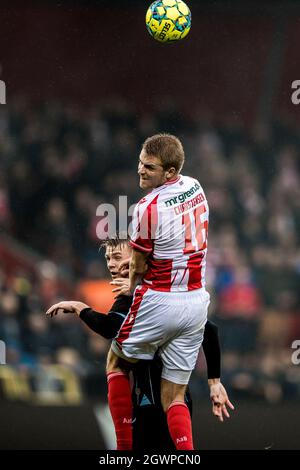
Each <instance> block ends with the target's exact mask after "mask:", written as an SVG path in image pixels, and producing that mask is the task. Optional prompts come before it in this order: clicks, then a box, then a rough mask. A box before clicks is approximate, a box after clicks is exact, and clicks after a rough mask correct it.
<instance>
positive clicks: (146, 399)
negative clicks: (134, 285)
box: [47, 237, 232, 451]
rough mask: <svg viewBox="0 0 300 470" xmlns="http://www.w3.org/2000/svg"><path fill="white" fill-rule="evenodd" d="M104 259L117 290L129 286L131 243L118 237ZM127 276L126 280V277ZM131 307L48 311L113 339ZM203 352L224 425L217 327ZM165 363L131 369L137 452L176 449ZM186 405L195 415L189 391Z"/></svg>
mask: <svg viewBox="0 0 300 470" xmlns="http://www.w3.org/2000/svg"><path fill="white" fill-rule="evenodd" d="M104 246H105V258H106V262H107V267H108V270H109V271H110V274H111V277H112V279H113V281H112V284H113V285H114V286H117V287H116V289H117V290H118V289H119V288H120V287H122V286H124V285H128V282H129V281H128V271H124V270H122V271H121V270H120V267H121V266H122V265H123V266H124V262H125V263H126V261H127V260H128V259H129V258H130V255H131V251H132V250H131V247H130V246H129V245H128V240H127V239H126V238H125V239H124V238H123V239H119V238H118V237H115V238H111V239H109V240H107V241H106V242H105V243H104ZM124 276H125V277H124ZM131 303H132V296H126V295H121V296H119V297H117V299H116V301H115V303H114V304H113V306H112V307H111V309H110V311H109V312H108V314H104V313H99V312H95V311H93V310H92V309H91V308H90V307H89V306H88V305H86V304H84V303H82V302H77V301H66V302H59V303H58V304H55V305H53V306H52V307H51V308H49V310H48V311H47V315H49V316H53V315H56V314H57V313H59V312H64V313H76V314H77V315H78V316H79V318H80V319H81V320H82V321H83V322H84V323H85V324H86V325H87V326H89V328H91V329H92V330H93V331H94V332H96V333H98V334H100V335H101V336H103V337H104V338H107V339H111V338H114V337H115V336H116V335H117V333H118V331H119V329H120V327H121V325H122V323H123V321H124V319H125V317H126V315H127V313H128V311H129V309H130V306H131ZM203 350H204V353H205V357H206V362H207V374H208V384H209V386H210V395H211V399H212V412H213V414H214V415H215V416H217V417H218V418H219V420H220V421H223V416H226V417H229V414H228V411H227V409H226V406H229V407H230V408H232V404H231V403H230V401H229V399H228V396H227V393H226V390H225V388H224V387H223V385H222V384H221V382H220V347H219V340H218V330H217V326H216V325H214V324H213V323H211V322H210V321H208V322H207V323H206V327H205V333H204V340H203ZM161 370H162V362H161V359H160V357H159V356H158V355H155V356H154V359H153V360H152V361H139V362H138V363H136V364H135V365H133V366H132V373H133V378H134V385H133V390H132V398H133V405H134V416H133V448H134V449H135V450H160V451H163V450H174V449H175V446H174V444H173V441H172V439H171V437H170V434H169V430H168V426H167V421H166V415H165V413H164V411H163V409H162V406H161V400H160V382H161ZM185 401H186V404H187V406H188V407H189V410H190V412H191V411H192V401H191V398H190V395H189V391H188V390H187V393H186V395H185Z"/></svg>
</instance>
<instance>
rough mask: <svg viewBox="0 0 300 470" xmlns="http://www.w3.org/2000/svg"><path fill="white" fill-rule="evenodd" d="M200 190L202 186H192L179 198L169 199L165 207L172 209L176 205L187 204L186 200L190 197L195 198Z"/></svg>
mask: <svg viewBox="0 0 300 470" xmlns="http://www.w3.org/2000/svg"><path fill="white" fill-rule="evenodd" d="M199 189H200V184H198V183H195V184H194V186H192V187H191V188H190V189H189V190H188V191H185V192H184V193H181V194H178V196H174V197H172V198H171V199H168V200H167V201H165V205H166V206H167V207H171V206H173V205H174V204H180V203H181V204H182V203H183V202H185V200H186V199H188V198H189V197H191V196H193V194H195V193H196V192H197V191H199Z"/></svg>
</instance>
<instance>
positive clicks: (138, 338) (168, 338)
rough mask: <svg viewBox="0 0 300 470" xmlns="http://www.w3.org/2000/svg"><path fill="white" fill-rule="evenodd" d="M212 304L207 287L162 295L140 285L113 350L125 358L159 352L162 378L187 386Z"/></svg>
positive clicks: (147, 356)
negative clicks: (209, 307)
mask: <svg viewBox="0 0 300 470" xmlns="http://www.w3.org/2000/svg"><path fill="white" fill-rule="evenodd" d="M209 302H210V296H209V293H208V292H207V291H206V290H205V289H204V288H202V289H196V290H193V291H189V292H160V291H154V290H152V289H150V288H149V287H148V286H138V287H137V288H136V290H135V293H134V298H133V302H132V305H131V308H130V311H129V313H128V315H127V317H126V319H125V320H124V322H123V324H122V327H121V329H120V331H119V334H118V336H117V337H116V338H115V339H114V340H113V342H112V349H113V351H114V352H115V353H116V354H117V355H118V356H119V357H123V358H125V359H126V358H128V359H152V358H153V356H154V354H155V352H156V351H157V350H158V349H159V354H160V356H161V359H162V362H163V371H162V378H165V379H167V380H170V381H171V382H174V383H179V384H186V383H188V381H189V378H190V375H191V372H192V370H193V369H194V367H195V364H196V360H197V356H198V352H199V349H200V346H201V344H202V340H203V333H204V327H205V323H206V320H207V309H208V306H209Z"/></svg>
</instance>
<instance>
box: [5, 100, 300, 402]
mask: <svg viewBox="0 0 300 470" xmlns="http://www.w3.org/2000/svg"><path fill="white" fill-rule="evenodd" d="M160 131H164V132H171V133H173V134H175V135H178V136H179V137H180V138H181V139H182V140H183V142H184V146H185V151H186V163H185V167H184V172H183V173H184V174H190V175H192V176H195V177H196V178H197V179H199V180H200V182H201V184H202V185H203V187H204V190H205V192H206V195H207V198H208V202H209V205H210V227H209V250H208V251H209V253H208V265H207V287H208V290H209V291H210V293H211V299H212V302H211V306H210V316H211V318H212V319H213V320H214V321H215V322H216V323H217V324H218V325H219V328H220V335H221V343H222V349H223V361H222V375H223V379H222V381H223V382H224V383H225V384H226V386H228V389H229V390H230V391H231V394H232V397H239V396H247V397H249V396H252V397H256V398H259V397H264V398H266V399H267V400H268V401H269V402H271V403H276V402H279V401H280V400H283V399H285V398H289V399H290V398H296V397H298V398H299V397H300V380H299V379H300V366H296V365H294V364H293V363H292V360H291V356H292V353H293V350H292V348H291V345H292V342H293V341H294V340H295V339H300V297H299V292H300V291H299V288H298V286H299V281H300V249H299V238H298V236H299V235H298V234H299V233H300V171H299V161H300V158H299V156H300V133H299V129H298V130H297V129H295V128H294V127H293V126H292V124H291V123H288V122H287V121H283V120H281V121H280V122H276V121H274V122H272V123H267V122H263V121H261V122H258V123H257V124H256V125H255V126H254V127H253V129H251V130H250V129H246V128H244V126H243V125H242V123H241V122H240V119H239V116H234V115H233V116H230V117H228V116H225V117H223V118H222V117H219V118H218V119H217V118H216V117H214V116H212V115H211V114H210V113H208V112H203V111H201V110H193V114H191V113H190V112H189V113H188V112H186V113H185V112H183V111H179V110H178V109H176V107H175V106H174V104H173V103H171V102H168V101H167V100H166V103H165V104H164V105H163V104H160V106H157V108H156V109H155V110H153V111H151V112H150V111H147V112H143V113H142V115H141V114H140V113H137V110H136V109H134V108H133V107H132V105H131V104H130V103H129V102H128V101H126V100H121V99H110V100H107V101H106V102H105V103H100V104H97V105H95V106H93V107H90V108H85V109H80V108H79V107H76V106H74V105H73V106H72V105H67V104H65V105H63V104H61V103H58V102H47V103H44V104H43V105H37V104H29V103H27V102H26V100H25V99H23V98H18V99H15V100H14V101H12V102H11V103H10V105H9V106H6V107H5V108H4V107H3V108H1V110H0V227H1V232H2V233H5V234H9V235H10V236H11V237H13V238H14V239H16V240H18V242H20V243H21V244H22V245H24V246H25V247H30V249H31V250H34V251H35V252H37V253H39V254H40V256H41V258H42V259H43V261H42V262H40V263H39V264H38V265H37V266H36V270H35V271H34V272H29V271H27V270H26V269H20V268H18V269H16V270H14V271H13V272H11V271H10V272H9V273H8V272H7V271H6V270H5V269H4V268H3V267H2V268H1V267H0V289H1V296H0V339H2V340H4V341H5V343H6V346H7V363H8V364H10V365H13V366H14V367H16V368H17V369H20V370H22V371H23V372H24V373H26V374H28V376H30V377H31V380H32V382H33V386H34V387H39V386H40V387H42V386H45V384H43V383H42V382H43V381H42V380H41V379H40V377H41V375H39V373H38V372H39V371H41V370H42V369H43V367H44V366H45V365H47V364H52V363H57V364H64V365H66V366H68V367H70V368H71V369H73V371H75V372H76V374H78V375H79V376H80V377H81V379H82V383H83V386H84V390H86V392H87V394H88V395H93V396H97V394H99V393H103V394H104V393H105V390H106V383H105V370H104V361H105V356H106V352H107V348H108V344H107V342H106V340H104V339H101V338H100V337H97V336H95V335H94V334H93V333H90V332H89V331H88V330H87V329H86V328H85V327H84V326H83V324H82V323H81V322H80V321H79V320H78V318H75V317H73V316H72V315H60V316H57V317H56V318H55V319H53V320H49V319H47V318H46V316H45V314H44V313H45V311H46V310H47V309H48V308H49V306H50V305H51V304H53V303H55V302H58V301H59V300H62V299H63V298H66V295H69V298H71V297H72V296H74V295H76V286H77V284H78V282H79V280H81V279H103V278H108V274H107V272H106V266H105V261H104V257H103V255H102V254H101V253H100V254H99V245H100V242H101V240H100V238H101V233H100V234H99V231H97V230H96V228H97V224H98V223H99V216H97V215H96V210H97V207H98V206H99V205H100V204H101V203H113V204H114V205H115V207H116V208H118V204H119V199H118V197H119V195H126V196H128V206H130V205H131V204H133V203H134V202H136V201H137V200H138V199H139V198H140V197H141V194H142V193H141V192H140V189H139V188H138V181H137V176H136V169H137V157H138V154H139V149H140V146H141V143H142V142H143V140H144V139H145V138H146V137H148V136H149V135H152V134H154V133H156V132H160ZM128 220H129V221H130V219H128ZM102 236H103V237H105V233H103V234H102ZM99 237H100V238H99ZM66 286H67V287H66ZM78 300H81V299H78ZM205 377H206V375H205V364H204V362H203V358H202V357H200V358H199V361H198V366H197V369H196V371H195V373H194V374H193V379H192V382H191V388H192V390H193V393H194V395H195V396H202V395H203V396H205V395H206V393H207V390H206V385H205V382H206V378H205ZM202 385H203V386H202Z"/></svg>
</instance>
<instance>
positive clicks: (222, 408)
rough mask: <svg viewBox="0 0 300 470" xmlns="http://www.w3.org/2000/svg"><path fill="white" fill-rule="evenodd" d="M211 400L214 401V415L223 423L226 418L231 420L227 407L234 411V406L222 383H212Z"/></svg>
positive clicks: (210, 384)
mask: <svg viewBox="0 0 300 470" xmlns="http://www.w3.org/2000/svg"><path fill="white" fill-rule="evenodd" d="M209 386H210V398H211V401H212V413H213V415H214V416H216V417H217V418H218V419H219V420H220V421H221V422H223V421H224V417H226V418H230V414H229V413H228V410H227V406H228V407H229V408H230V409H231V410H234V406H233V404H232V403H231V401H230V400H229V398H228V395H227V392H226V389H225V387H224V386H223V385H222V383H221V382H216V383H210V381H209Z"/></svg>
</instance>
